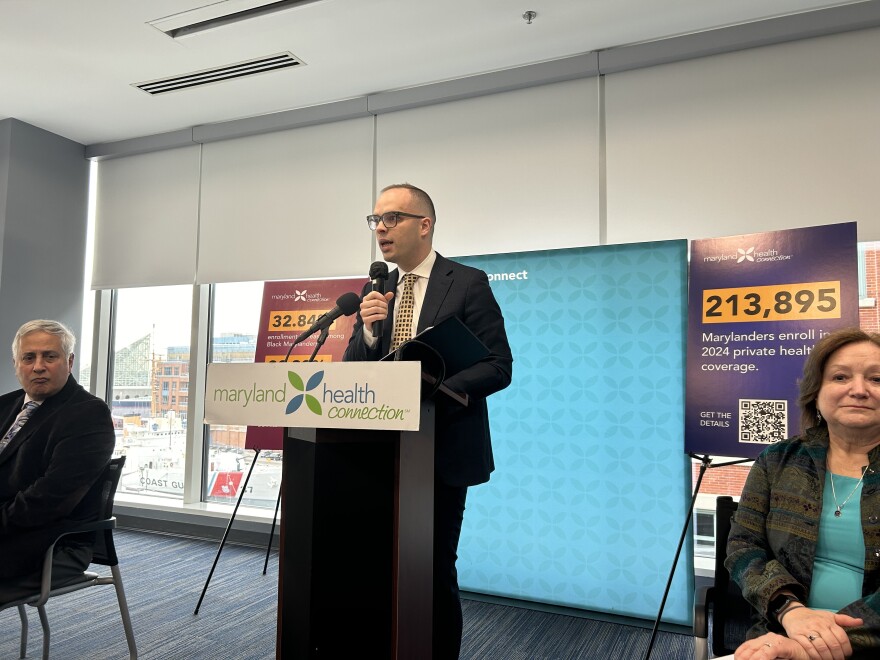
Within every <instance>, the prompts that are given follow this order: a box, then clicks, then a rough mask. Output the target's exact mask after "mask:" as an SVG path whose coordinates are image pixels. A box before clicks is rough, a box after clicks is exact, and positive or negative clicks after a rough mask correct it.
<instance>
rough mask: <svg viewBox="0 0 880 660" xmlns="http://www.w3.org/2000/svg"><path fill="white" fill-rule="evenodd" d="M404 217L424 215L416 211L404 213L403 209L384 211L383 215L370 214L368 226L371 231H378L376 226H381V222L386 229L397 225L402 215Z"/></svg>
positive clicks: (420, 216)
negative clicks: (417, 213)
mask: <svg viewBox="0 0 880 660" xmlns="http://www.w3.org/2000/svg"><path fill="white" fill-rule="evenodd" d="M401 216H403V217H404V218H423V217H424V216H422V215H416V214H415V213H404V212H403V211H388V213H383V214H382V215H368V216H367V227H369V228H370V231H376V227H378V226H379V222H381V223H382V224H383V225H385V229H391V228H392V227H395V226H397V222H398V221H399V220H400V217H401Z"/></svg>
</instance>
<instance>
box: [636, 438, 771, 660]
mask: <svg viewBox="0 0 880 660" xmlns="http://www.w3.org/2000/svg"><path fill="white" fill-rule="evenodd" d="M688 456H690V457H691V458H693V459H695V460H698V461H700V474H699V476H698V477H697V483H696V485H695V486H694V495H693V497H692V498H691V506H690V509H688V515H687V518H685V521H684V529H682V530H681V538H679V540H678V548H676V550H675V558H674V559H673V560H672V569H671V570H670V571H669V580H668V581H667V582H666V589H665V590H664V591H663V598H662V599H661V600H660V611H659V612H657V619H656V620H655V621H654V629H653V630H652V631H651V641H650V642H648V650H647V652H646V653H645V658H644V660H649V658H650V657H651V650H652V649H653V648H654V640H655V639H656V638H657V629H658V628H659V627H660V619H661V618H662V617H663V608H664V607H665V606H666V598H667V597H668V596H669V590H670V589H671V588H672V578H673V576H674V575H675V568H676V566H677V565H678V558H679V556H680V555H681V548H682V546H683V545H684V541H685V538H687V530H688V527H689V526H690V524H691V518H692V517H693V515H694V506H695V505H696V503H697V494H698V493H699V492H700V484H702V483H703V476H704V475H705V474H706V470H707V469H709V468H710V467H716V468H719V467H725V466H727V465H737V464H739V463H748V462H749V461H753V460H755V459H754V458H741V459H739V460H735V461H727V462H726V463H717V464H716V465H711V463H712V457H711V456H709V455H708V454H705V455H703V456H698V455H697V454H692V453H690V452H688Z"/></svg>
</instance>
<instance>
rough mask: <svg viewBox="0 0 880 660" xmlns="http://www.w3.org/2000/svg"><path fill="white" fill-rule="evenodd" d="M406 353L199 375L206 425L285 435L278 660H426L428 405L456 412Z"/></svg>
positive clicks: (426, 361)
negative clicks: (203, 379) (274, 429)
mask: <svg viewBox="0 0 880 660" xmlns="http://www.w3.org/2000/svg"><path fill="white" fill-rule="evenodd" d="M408 345H410V344H404V346H408ZM410 351H412V352H411V353H410V355H409V357H410V358H414V359H407V360H401V361H391V362H357V363H331V364H324V363H296V364H286V363H266V364H244V363H240V364H239V363H228V364H220V363H218V364H211V365H208V375H207V385H206V404H205V421H206V422H207V423H211V424H250V425H255V426H286V427H287V432H286V434H285V438H284V444H283V450H284V462H283V467H282V482H281V498H282V501H281V504H282V516H281V531H280V539H281V553H280V558H279V583H278V629H277V644H276V657H277V658H283V659H284V660H289V659H296V660H305V659H311V658H315V659H318V660H323V659H332V660H337V659H342V660H352V659H366V658H369V659H370V660H372V659H374V658H375V659H385V658H387V659H388V660H430V658H431V626H432V600H433V598H432V595H433V594H432V592H433V518H434V424H435V417H436V415H435V407H436V406H439V408H440V410H442V411H444V412H441V413H440V414H444V413H445V410H446V409H447V407H448V406H467V405H468V400H467V397H466V396H463V395H459V394H457V393H455V392H452V391H451V390H449V389H448V388H447V387H446V386H444V385H443V384H442V382H443V374H444V370H445V366H444V364H443V360H442V358H440V357H439V354H437V351H436V350H434V349H433V348H430V347H427V348H426V347H424V346H422V347H421V348H420V344H419V343H417V342H412V343H411V348H410ZM415 358H417V359H415ZM432 364H433V367H432V366H431V365H432ZM426 371H427V372H428V373H430V374H433V376H431V375H427V373H426ZM420 376H421V387H420V384H419V383H420ZM279 421H280V422H281V423H279Z"/></svg>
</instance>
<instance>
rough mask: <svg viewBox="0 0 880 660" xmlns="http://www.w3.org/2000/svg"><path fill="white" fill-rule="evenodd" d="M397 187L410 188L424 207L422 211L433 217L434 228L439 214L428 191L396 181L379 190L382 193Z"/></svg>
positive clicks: (432, 224)
mask: <svg viewBox="0 0 880 660" xmlns="http://www.w3.org/2000/svg"><path fill="white" fill-rule="evenodd" d="M396 188H403V189H404V190H409V193H410V195H412V196H413V198H414V199H415V200H416V203H417V204H418V205H419V206H421V207H422V212H423V213H424V214H425V216H426V217H428V218H431V220H433V222H432V223H431V227H432V228H433V226H434V224H435V223H436V222H437V214H436V212H435V211H434V202H433V201H431V196H430V195H429V194H428V193H426V192H425V191H424V190H422V189H421V188H416V187H415V186H414V185H412V184H411V183H394V184H392V185H390V186H385V187H384V188H382V190H380V191H379V194H380V195H381V194H382V193H383V192H385V191H386V190H394V189H396Z"/></svg>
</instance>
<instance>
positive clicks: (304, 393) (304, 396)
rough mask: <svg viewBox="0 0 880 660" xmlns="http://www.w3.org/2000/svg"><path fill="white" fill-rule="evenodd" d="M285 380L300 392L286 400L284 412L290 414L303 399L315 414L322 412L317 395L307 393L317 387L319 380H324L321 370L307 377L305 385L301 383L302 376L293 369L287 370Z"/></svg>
mask: <svg viewBox="0 0 880 660" xmlns="http://www.w3.org/2000/svg"><path fill="white" fill-rule="evenodd" d="M287 380H288V381H290V384H291V385H293V389H294V390H296V391H297V392H300V394H296V395H295V396H294V397H293V398H292V399H291V400H290V401H288V402H287V409H286V410H285V411H284V412H285V414H287V415H290V414H291V413H295V412H296V411H297V410H299V409H300V406H302V404H303V401H305V404H306V407H307V408H308V409H309V410H311V411H312V412H313V413H315V414H316V415H323V414H324V411H323V409H322V408H321V402H320V401H318V399H317V397H315V396H313V395H312V394H309V392H310V391H312V390H314V389H315V388H316V387H318V385H320V384H321V381H322V380H324V372H323V371H316V372H315V373H313V374H312V377H311V378H309V381H308V382H307V383H306V384H305V385H303V379H302V377H301V376H300V375H299V374H298V373H296V372H295V371H288V372H287Z"/></svg>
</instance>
